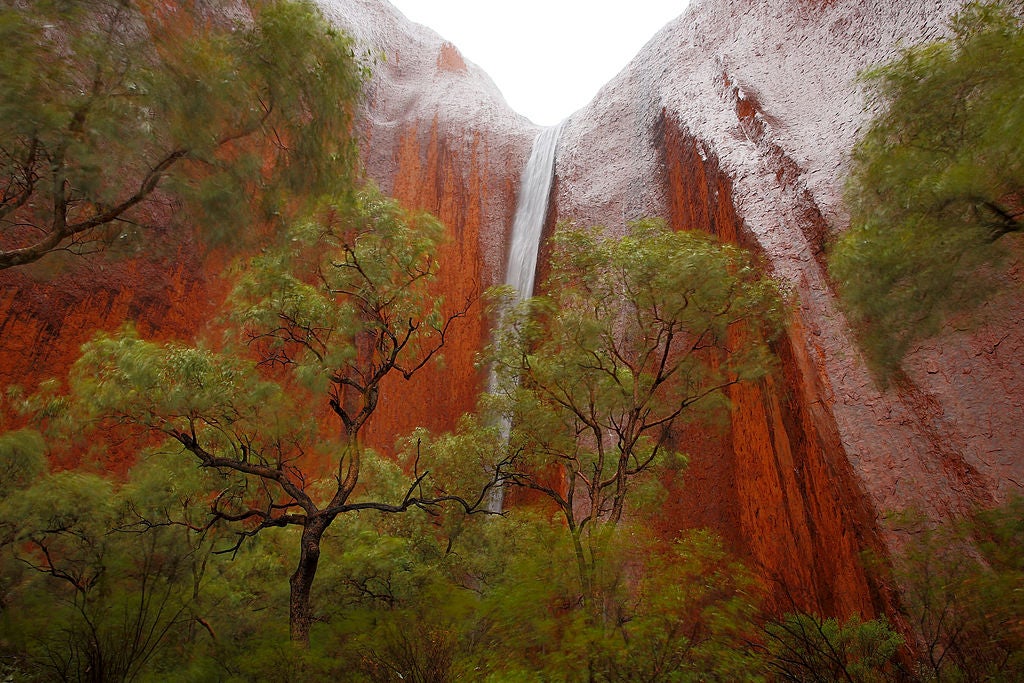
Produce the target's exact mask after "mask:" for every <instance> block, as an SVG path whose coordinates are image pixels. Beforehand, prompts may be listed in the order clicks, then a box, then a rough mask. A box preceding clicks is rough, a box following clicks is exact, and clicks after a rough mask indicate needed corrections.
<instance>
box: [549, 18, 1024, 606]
mask: <svg viewBox="0 0 1024 683" xmlns="http://www.w3.org/2000/svg"><path fill="white" fill-rule="evenodd" d="M960 5H961V3H959V2H955V1H953V0H914V1H912V2H894V3H881V2H878V3H863V2H859V1H855V0H833V1H831V2H827V3H824V2H823V3H810V2H796V1H790V2H785V1H782V0H761V1H758V0H694V3H693V4H692V5H691V8H690V10H689V11H688V12H687V13H686V14H685V15H683V16H682V17H680V18H679V19H677V20H676V21H674V22H672V23H670V24H669V25H667V26H666V27H665V28H664V29H663V30H662V31H661V32H659V33H658V34H657V35H656V36H655V37H654V38H653V39H652V40H651V41H650V42H649V43H648V44H647V45H646V46H645V48H644V49H643V50H642V51H641V52H640V54H639V55H638V56H637V57H636V58H635V59H634V60H633V61H632V62H631V63H630V64H629V65H628V66H627V67H626V68H625V69H624V70H623V71H622V72H621V73H620V74H619V75H618V76H617V77H616V78H615V79H614V80H613V81H611V82H610V83H609V84H608V85H607V86H605V88H603V89H602V90H601V92H600V93H598V95H597V97H596V98H595V99H594V101H593V102H592V103H591V104H590V105H589V106H588V107H587V108H586V109H584V110H582V111H581V112H578V113H577V114H576V115H574V116H573V117H571V118H570V120H569V122H568V124H567V125H566V128H565V132H564V134H563V152H562V154H561V155H560V157H559V164H558V167H557V168H556V176H557V187H558V192H557V197H556V198H555V201H556V211H555V219H556V220H565V219H567V220H573V221H576V222H579V223H588V224H589V223H593V224H603V225H607V226H610V227H609V229H611V230H621V229H622V227H621V226H622V225H623V224H624V223H625V222H626V221H628V220H632V219H636V218H639V217H642V216H645V215H661V216H664V217H666V218H667V219H669V220H670V221H671V223H672V225H673V226H674V227H675V228H677V229H681V228H687V229H697V230H706V231H709V232H713V233H715V234H717V235H719V236H720V237H721V238H722V239H725V240H729V241H733V242H737V243H740V244H742V245H744V246H747V247H749V248H751V249H753V250H754V251H755V252H757V253H759V254H761V256H762V258H763V260H764V262H765V263H766V264H767V266H768V267H769V268H770V269H771V270H772V271H773V272H774V274H775V275H776V276H777V277H779V278H780V279H781V280H782V281H784V282H785V283H786V284H787V285H788V286H789V287H790V288H791V289H792V290H793V292H794V294H795V295H796V298H797V306H796V307H795V309H794V310H793V312H792V324H791V327H790V330H789V332H788V334H787V336H786V337H785V338H784V339H782V340H780V341H779V342H778V344H777V351H778V354H779V356H780V358H781V361H782V367H781V370H780V372H779V373H778V374H777V375H776V376H775V377H773V378H772V379H770V380H768V381H766V382H764V383H762V385H761V386H759V387H751V388H743V389H740V390H737V391H735V392H734V393H733V396H732V398H733V402H734V410H733V413H732V419H731V424H730V425H729V427H728V429H727V430H726V433H725V434H724V435H718V436H716V435H713V434H696V433H695V434H691V435H688V437H687V438H686V439H684V444H683V445H684V447H685V446H686V445H688V444H693V447H692V448H691V449H690V452H691V453H692V454H693V455H694V456H695V459H694V461H693V463H692V464H691V467H690V470H689V471H688V472H687V473H686V474H684V475H683V477H682V479H683V482H682V485H681V486H680V488H679V491H678V497H677V498H675V499H674V500H673V501H672V502H671V503H670V505H669V506H668V507H667V508H666V512H667V513H669V514H671V515H672V516H673V517H674V521H673V522H671V523H669V526H671V527H679V526H686V525H690V524H710V525H711V526H713V527H716V528H718V529H720V530H721V531H722V533H723V534H724V535H725V537H726V538H727V539H730V540H731V541H732V542H733V543H734V545H735V546H736V547H738V548H740V549H741V550H742V552H743V553H744V554H745V555H746V556H747V557H748V558H750V559H751V560H752V561H753V563H754V565H755V566H756V567H758V568H759V569H760V571H761V572H762V574H763V576H764V577H765V578H766V579H768V580H769V581H770V582H772V583H774V584H775V585H776V586H777V587H778V588H779V590H778V591H777V593H776V596H777V599H778V600H779V601H781V602H782V603H784V602H786V601H792V602H794V603H796V606H799V607H812V608H818V609H822V610H824V611H826V612H829V613H838V614H848V613H851V612H854V611H858V612H860V613H862V614H865V615H867V614H872V613H874V612H876V611H877V610H879V609H884V608H885V607H886V604H887V602H888V600H889V598H888V597H887V595H886V591H885V589H884V585H883V582H882V581H880V580H878V579H877V578H874V577H871V576H869V575H868V573H867V572H866V571H865V570H864V569H863V568H862V563H861V561H860V554H861V552H862V551H864V550H868V549H873V550H884V549H885V548H886V547H888V545H889V544H890V543H893V542H895V539H894V538H892V537H891V536H890V535H889V534H888V532H887V531H886V530H885V525H884V524H883V523H882V521H881V520H882V515H883V514H884V513H885V512H887V511H889V510H896V509H903V508H906V507H908V506H915V507H917V508H919V509H920V510H922V511H924V512H925V513H926V514H928V515H929V516H931V517H932V518H934V519H944V518H948V517H949V516H952V515H956V514H962V513H963V512H964V511H965V510H967V509H969V508H970V507H972V506H973V505H975V504H978V503H987V502H991V501H993V500H998V499H1000V498H1001V497H1002V496H1004V495H1005V494H1006V493H1007V492H1009V491H1014V490H1016V491H1019V490H1020V483H1017V482H1024V478H1022V477H1024V460H1022V458H1021V457H1020V453H1019V444H1020V442H1021V437H1020V427H1018V426H1017V425H1019V424H1022V421H1024V402H1022V401H1021V399H1020V398H1019V397H1020V396H1021V395H1022V393H1021V391H1022V389H1024V375H1022V373H1021V372H1020V366H1019V362H1018V361H1017V359H1018V358H1019V354H1020V353H1021V351H1022V350H1024V348H1022V347H1024V326H1022V323H1021V319H1022V318H1021V315H1020V314H1021V310H1020V309H1021V307H1020V304H1019V303H1018V302H1016V301H1014V299H1015V298H1018V297H1015V296H1014V295H1012V294H1008V295H1007V296H1006V297H1005V298H1004V301H1002V302H1000V303H999V304H997V305H996V306H999V307H1001V308H997V307H996V306H993V310H994V312H997V313H996V315H994V316H993V317H992V319H991V322H990V323H989V324H987V325H986V326H984V327H982V328H981V329H978V330H974V331H972V332H954V331H950V333H949V334H947V335H946V336H945V337H943V338H942V339H939V340H936V341H935V342H933V343H931V344H929V345H927V346H926V347H922V348H920V349H918V350H916V351H915V352H914V353H913V354H911V357H910V358H909V359H908V361H907V364H906V365H907V372H906V376H905V377H903V378H901V379H900V381H899V382H897V384H896V386H895V387H894V388H892V389H889V390H882V389H881V388H879V386H878V385H877V384H876V383H875V382H874V381H873V379H872V377H871V376H870V375H869V373H868V371H867V369H866V367H865V365H864V363H863V359H862V358H861V356H860V355H859V353H858V351H857V350H856V345H855V343H854V340H853V338H852V336H851V334H850V330H849V329H848V326H847V325H846V323H845V320H844V319H843V316H842V313H841V311H840V309H839V307H838V305H837V301H836V299H835V296H834V292H833V290H832V288H831V286H830V283H829V280H828V276H827V273H826V271H825V268H824V249H825V246H826V243H827V240H828V237H829V235H830V234H833V233H835V232H838V231H841V230H843V229H844V228H845V226H846V225H847V224H848V218H847V216H846V215H845V213H844V211H843V208H842V205H841V192H842V182H843V176H844V171H845V166H844V165H845V159H846V155H847V153H848V151H849V150H850V148H851V147H852V145H853V143H854V142H855V140H856V138H857V135H858V133H859V131H860V129H861V127H862V126H863V125H864V124H865V122H866V120H867V117H868V114H866V113H865V112H864V111H863V108H864V101H863V97H862V93H861V92H860V90H859V87H858V85H857V84H856V83H855V80H854V79H855V78H856V76H857V74H858V72H860V71H861V70H863V69H865V68H867V67H869V66H871V65H873V64H876V63H879V62H882V61H885V60H887V59H889V58H891V57H893V56H895V55H896V54H897V52H898V47H899V45H901V44H903V45H906V44H912V43H914V42H917V41H920V40H924V39H928V38H934V37H937V36H939V35H941V34H942V32H943V31H944V30H945V20H946V17H948V16H949V15H950V14H952V13H953V12H955V11H956V10H957V9H958V8H959V6H960ZM1009 276H1010V277H1013V273H1012V272H1011V273H1010V274H1009ZM1016 277H1017V278H1018V279H1019V275H1018V276H1016ZM780 606H783V607H785V606H786V605H785V604H781V605H780Z"/></svg>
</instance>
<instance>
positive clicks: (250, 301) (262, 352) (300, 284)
mask: <svg viewBox="0 0 1024 683" xmlns="http://www.w3.org/2000/svg"><path fill="white" fill-rule="evenodd" d="M350 199H351V200H350ZM443 239H444V226H443V225H442V224H441V223H440V222H439V221H438V220H437V219H436V218H434V217H432V216H430V215H429V214H426V213H421V212H411V211H408V210H405V209H403V208H402V207H401V205H399V204H398V202H397V201H395V200H393V199H389V198H387V197H384V196H383V195H381V194H380V192H379V191H378V190H377V189H376V188H374V187H373V186H367V187H365V188H363V190H362V191H360V192H359V193H357V194H356V195H355V196H354V197H353V198H341V199H340V200H339V199H335V200H330V201H324V202H322V203H321V205H320V206H318V207H317V208H316V209H315V210H314V211H313V212H312V213H311V214H310V216H309V217H307V218H306V219H304V220H301V221H298V222H297V223H296V224H295V225H294V226H293V227H292V228H291V229H290V231H289V232H288V234H287V242H286V243H285V245H284V246H283V247H282V248H281V249H278V250H273V251H270V252H268V253H266V254H264V255H261V256H258V257H255V258H253V259H251V260H249V261H248V263H247V264H245V266H244V267H243V268H242V270H241V273H240V278H239V280H238V284H237V286H236V287H235V290H234V293H233V295H232V301H231V306H232V308H233V309H234V311H235V315H234V322H235V323H236V324H237V325H238V326H239V327H240V328H241V332H242V334H243V336H244V338H245V339H246V340H247V342H248V343H250V344H251V345H253V346H254V348H255V350H256V352H257V353H258V354H259V356H260V357H261V358H262V359H264V360H265V361H267V362H270V363H275V364H279V365H282V366H284V367H287V368H289V369H290V370H292V371H293V372H294V373H295V375H296V377H297V379H298V380H299V381H300V382H301V383H302V384H303V385H305V386H306V387H307V388H309V389H310V390H312V391H315V392H324V391H327V390H328V389H329V388H330V387H331V386H332V385H333V386H334V389H333V390H332V391H333V392H334V394H335V396H334V397H335V398H336V399H337V400H338V401H339V403H344V401H342V398H343V397H342V396H341V394H342V393H345V391H346V390H348V391H349V392H350V393H351V392H356V393H359V394H361V395H362V398H363V399H364V400H365V401H367V402H369V401H371V393H372V392H371V387H376V385H378V384H379V381H380V379H381V378H382V377H383V375H384V374H386V373H387V372H395V373H396V374H401V375H403V376H404V377H406V378H408V377H409V376H411V375H412V374H413V373H415V372H416V371H417V370H418V369H419V368H420V367H422V365H423V364H424V363H425V362H426V361H427V360H429V359H430V358H431V357H432V356H433V354H434V353H435V352H436V351H437V350H438V349H439V347H440V345H441V344H443V343H444V334H445V333H446V332H447V324H448V323H449V322H450V320H451V318H449V317H446V315H445V311H444V309H443V305H444V301H443V299H442V298H440V297H438V296H436V295H435V294H433V293H432V292H431V291H430V284H431V282H432V281H433V280H434V278H435V276H436V274H437V270H438V264H437V260H436V258H435V253H436V250H437V248H438V246H439V245H440V243H441V242H442V240H443ZM457 315H461V314H457ZM378 375H379V376H378ZM346 388H347V389H346ZM339 392H340V393H339ZM350 417H351V418H352V420H353V422H354V423H355V422H357V421H358V420H359V419H362V418H361V417H360V414H359V411H355V414H353V415H351V416H350ZM363 417H365V416H363ZM353 426H355V425H354V424H353Z"/></svg>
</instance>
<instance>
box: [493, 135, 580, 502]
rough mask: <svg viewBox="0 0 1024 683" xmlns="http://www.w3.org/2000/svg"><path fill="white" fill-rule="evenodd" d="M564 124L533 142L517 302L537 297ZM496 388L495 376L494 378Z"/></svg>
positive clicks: (522, 193) (523, 188) (498, 494)
mask: <svg viewBox="0 0 1024 683" xmlns="http://www.w3.org/2000/svg"><path fill="white" fill-rule="evenodd" d="M564 124H565V122H564V121H563V122H562V123H559V124H558V125H557V126H551V127H550V128H545V129H544V130H542V131H541V132H540V133H538V134H537V137H536V138H534V141H533V150H532V151H531V152H530V160H529V161H527V162H526V168H524V169H523V175H522V177H521V178H520V181H519V201H518V203H517V204H516V216H515V220H514V221H513V222H512V244H511V247H510V248H509V254H508V268H506V270H505V284H506V285H509V286H511V287H512V288H514V289H515V291H516V300H517V301H523V300H525V299H528V298H530V297H531V296H533V285H534V280H535V279H536V276H537V252H538V250H539V249H540V236H541V233H542V232H544V219H545V218H546V217H547V213H548V196H549V195H550V194H551V182H552V180H553V179H554V170H555V150H556V148H557V147H558V136H559V135H560V134H561V132H562V126H563V125H564ZM491 388H492V389H494V377H493V375H492V377H491ZM508 431H509V425H508V424H505V425H503V428H502V434H503V437H504V438H505V439H507V437H508ZM504 503H505V489H504V487H501V486H499V487H497V488H495V489H494V491H493V493H492V494H491V499H490V501H489V502H488V505H487V509H488V510H490V511H491V512H501V510H502V508H503V506H504Z"/></svg>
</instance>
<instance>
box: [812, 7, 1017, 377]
mask: <svg viewBox="0 0 1024 683" xmlns="http://www.w3.org/2000/svg"><path fill="white" fill-rule="evenodd" d="M1009 8H1010V5H1009V3H1002V2H994V3H985V4H981V3H974V4H971V5H969V6H968V7H967V8H965V9H964V10H963V11H962V12H961V13H960V14H958V15H957V16H955V17H954V18H953V20H952V22H951V29H952V35H951V36H950V37H949V38H946V39H942V40H938V41H934V42H931V43H926V44H924V45H921V46H918V47H914V48H910V49H908V50H905V51H904V52H903V53H902V55H901V56H900V57H899V58H898V59H896V60H895V61H893V62H891V63H889V64H885V65H882V66H880V67H878V68H876V69H873V70H871V71H869V72H867V73H866V74H865V75H864V80H865V81H866V83H867V84H868V87H869V90H870V93H871V95H872V96H873V103H874V106H876V107H877V108H878V113H877V115H876V116H875V118H874V120H873V121H872V123H871V125H870V127H869V128H868V130H867V132H866V133H865V135H864V137H863V139H862V140H861V141H860V142H859V143H858V144H857V145H856V147H855V148H854V152H853V160H852V168H851V171H850V176H849V179H848V181H847V188H846V200H847V204H848V206H849V209H850V219H851V225H850V229H849V230H848V231H847V232H846V233H844V234H843V235H842V236H841V237H840V239H839V240H838V241H837V243H836V245H835V247H834V250H833V251H832V253H831V257H830V262H831V272H832V274H833V276H834V277H835V278H836V280H837V282H838V284H839V288H840V291H841V293H842V295H843V298H844V300H845V302H846V303H847V305H848V307H849V310H850V314H851V315H850V317H851V320H852V321H853V323H854V324H855V326H857V327H858V328H859V330H860V331H861V332H862V335H861V337H862V340H863V342H864V345H865V347H866V349H867V351H868V354H869V357H870V359H871V360H872V362H873V363H874V364H875V366H876V367H877V368H878V369H879V370H880V371H881V373H882V375H883V376H885V375H888V374H889V373H891V372H892V371H893V370H894V369H895V368H896V366H897V365H898V364H899V362H900V361H901V359H902V358H903V356H904V355H905V354H906V353H907V351H908V350H909V349H910V348H911V345H912V344H913V343H914V342H915V341H916V340H919V339H921V338H923V337H927V336H929V335H931V334H934V333H935V332H937V331H938V330H939V329H940V326H941V325H942V323H943V322H944V321H945V320H947V319H948V318H949V317H950V316H951V315H955V314H957V313H959V312H962V311H964V310H971V309H972V308H973V307H975V306H976V305H977V304H978V303H979V302H981V301H983V300H984V299H985V298H986V296H988V295H989V294H991V293H992V291H993V290H994V289H995V287H996V286H997V284H998V279H999V278H998V274H997V269H998V264H999V263H1000V260H1001V258H1002V256H1003V255H1004V253H1005V248H1006V244H1005V242H1006V240H1005V237H1006V236H1007V235H1013V234H1017V233H1019V232H1020V231H1021V229H1022V227H1024V225H1022V223H1021V219H1022V217H1024V22H1022V20H1021V18H1020V16H1019V15H1016V14H1013V13H1011V11H1010V9H1009Z"/></svg>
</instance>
